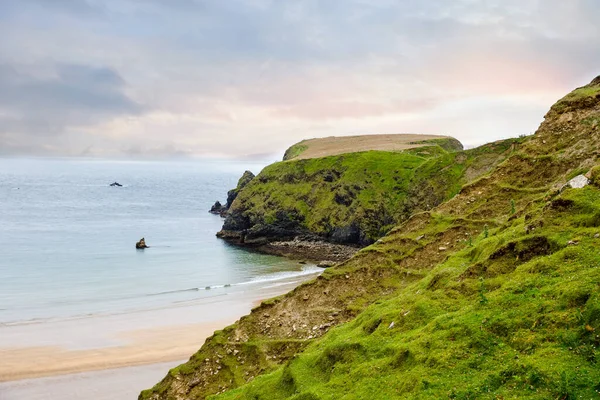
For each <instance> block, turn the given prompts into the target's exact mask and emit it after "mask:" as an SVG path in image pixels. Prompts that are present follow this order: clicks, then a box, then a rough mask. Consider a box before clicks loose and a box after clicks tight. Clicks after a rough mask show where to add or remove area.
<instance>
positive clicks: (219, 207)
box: [208, 200, 227, 216]
mask: <svg viewBox="0 0 600 400" xmlns="http://www.w3.org/2000/svg"><path fill="white" fill-rule="evenodd" d="M208 212H209V213H211V214H215V215H220V216H224V214H225V213H226V212H227V207H225V206H224V205H223V204H221V202H220V201H219V200H217V201H215V204H213V206H212V207H211V208H210V210H209V211H208Z"/></svg>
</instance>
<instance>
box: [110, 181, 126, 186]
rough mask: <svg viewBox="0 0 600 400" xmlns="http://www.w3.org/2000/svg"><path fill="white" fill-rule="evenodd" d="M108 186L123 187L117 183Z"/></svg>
mask: <svg viewBox="0 0 600 400" xmlns="http://www.w3.org/2000/svg"><path fill="white" fill-rule="evenodd" d="M110 186H117V187H121V186H123V185H121V184H120V183H119V182H113V183H111V184H110Z"/></svg>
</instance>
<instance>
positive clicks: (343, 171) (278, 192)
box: [232, 140, 515, 244]
mask: <svg viewBox="0 0 600 400" xmlns="http://www.w3.org/2000/svg"><path fill="white" fill-rule="evenodd" d="M514 142H515V141H513V140H508V141H505V142H502V143H498V144H495V145H494V146H489V145H488V146H483V147H482V148H478V149H473V150H468V151H459V152H447V151H446V150H444V149H443V148H442V147H440V146H438V145H431V146H425V147H421V148H416V149H411V150H407V151H403V152H384V151H367V152H360V153H350V154H343V155H338V156H330V157H324V158H314V159H307V160H297V161H295V160H291V161H285V162H280V163H275V164H272V165H270V166H268V167H266V168H265V169H264V170H263V171H262V172H261V173H260V174H259V175H258V176H257V178H256V179H254V180H253V181H252V182H251V183H250V184H249V185H248V186H247V187H246V188H245V189H244V190H242V191H241V192H240V194H239V196H238V199H237V200H236V202H235V203H234V205H233V207H232V212H234V213H237V214H238V215H243V216H244V217H245V218H247V219H248V220H249V222H250V225H251V226H252V228H253V229H259V228H261V227H263V226H265V225H270V224H277V223H286V224H288V223H290V222H291V223H293V224H296V225H298V226H300V227H302V228H303V229H306V230H307V231H310V232H312V233H314V234H317V235H320V236H322V237H325V238H328V237H331V236H332V235H333V234H334V232H335V230H336V229H339V228H343V227H349V226H354V227H357V228H358V230H359V231H360V243H363V244H365V243H372V242H374V241H375V240H377V239H379V238H380V237H382V236H384V235H385V234H386V233H387V232H388V231H389V230H390V229H391V228H392V227H393V226H395V225H397V224H398V223H400V222H402V221H404V220H405V219H406V218H408V217H409V216H410V215H411V214H413V213H414V212H419V211H423V210H428V209H431V208H432V207H434V206H436V205H437V204H440V203H442V202H443V201H445V200H447V199H449V198H451V197H452V196H454V195H455V194H456V193H458V191H459V190H460V188H461V187H462V185H463V184H464V183H466V179H467V178H466V176H465V174H466V172H467V170H468V169H469V168H470V167H471V166H476V165H478V164H481V166H479V167H482V166H489V167H490V168H491V166H493V165H494V164H495V163H497V162H499V160H498V159H497V158H496V157H501V155H502V154H504V153H505V152H506V150H507V149H508V148H509V145H511V144H513V143H514ZM490 154H492V155H493V156H494V157H492V158H489V155H490Z"/></svg>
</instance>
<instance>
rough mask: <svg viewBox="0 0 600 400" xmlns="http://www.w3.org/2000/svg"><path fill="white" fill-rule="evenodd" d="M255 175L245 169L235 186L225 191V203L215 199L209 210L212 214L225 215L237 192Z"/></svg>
mask: <svg viewBox="0 0 600 400" xmlns="http://www.w3.org/2000/svg"><path fill="white" fill-rule="evenodd" d="M254 178H255V176H254V174H253V173H252V172H251V171H245V172H244V174H243V175H242V176H241V177H240V179H239V180H238V183H237V186H236V187H235V188H234V189H231V190H230V191H229V192H227V201H226V202H225V204H224V205H223V204H221V202H220V201H218V200H217V201H216V202H215V204H214V205H213V206H212V207H211V208H210V210H209V212H210V213H212V214H218V215H220V216H222V217H226V216H227V211H229V208H231V205H232V204H233V201H234V200H235V199H236V198H237V196H238V193H239V192H240V191H241V190H242V189H243V188H245V187H246V185H248V184H249V183H250V182H251V181H252V179H254Z"/></svg>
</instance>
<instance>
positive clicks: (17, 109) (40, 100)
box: [0, 64, 145, 152]
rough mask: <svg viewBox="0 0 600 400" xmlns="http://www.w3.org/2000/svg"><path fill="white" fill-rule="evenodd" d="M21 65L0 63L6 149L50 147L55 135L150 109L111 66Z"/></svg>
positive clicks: (1, 141) (0, 142)
mask: <svg viewBox="0 0 600 400" xmlns="http://www.w3.org/2000/svg"><path fill="white" fill-rule="evenodd" d="M21 69H22V68H20V67H19V66H11V65H0V146H1V147H3V148H5V149H7V148H13V149H17V151H18V149H23V148H25V149H30V148H31V147H37V148H38V150H39V152H46V151H48V150H51V149H53V148H54V147H53V146H52V144H57V143H59V142H60V139H51V138H52V137H58V136H61V135H64V134H65V133H66V132H67V131H69V130H73V129H74V130H77V129H78V128H80V127H83V128H88V127H89V126H93V125H95V124H98V123H103V122H106V121H107V120H110V119H112V118H116V117H119V116H125V115H140V114H141V113H142V112H144V111H145V107H144V106H142V105H140V104H138V103H137V102H135V101H133V100H132V99H131V98H129V97H128V96H127V94H126V90H125V89H126V84H125V82H124V80H123V79H122V78H121V77H120V76H119V74H118V73H117V72H116V71H114V70H112V69H110V68H106V67H91V66H85V65H73V64H62V65H58V66H56V67H55V68H54V69H53V70H52V74H50V76H43V77H41V76H34V75H31V74H27V73H24V72H20V71H21ZM74 141H77V139H76V140H74ZM44 145H49V146H44ZM65 150H68V149H65Z"/></svg>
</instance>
